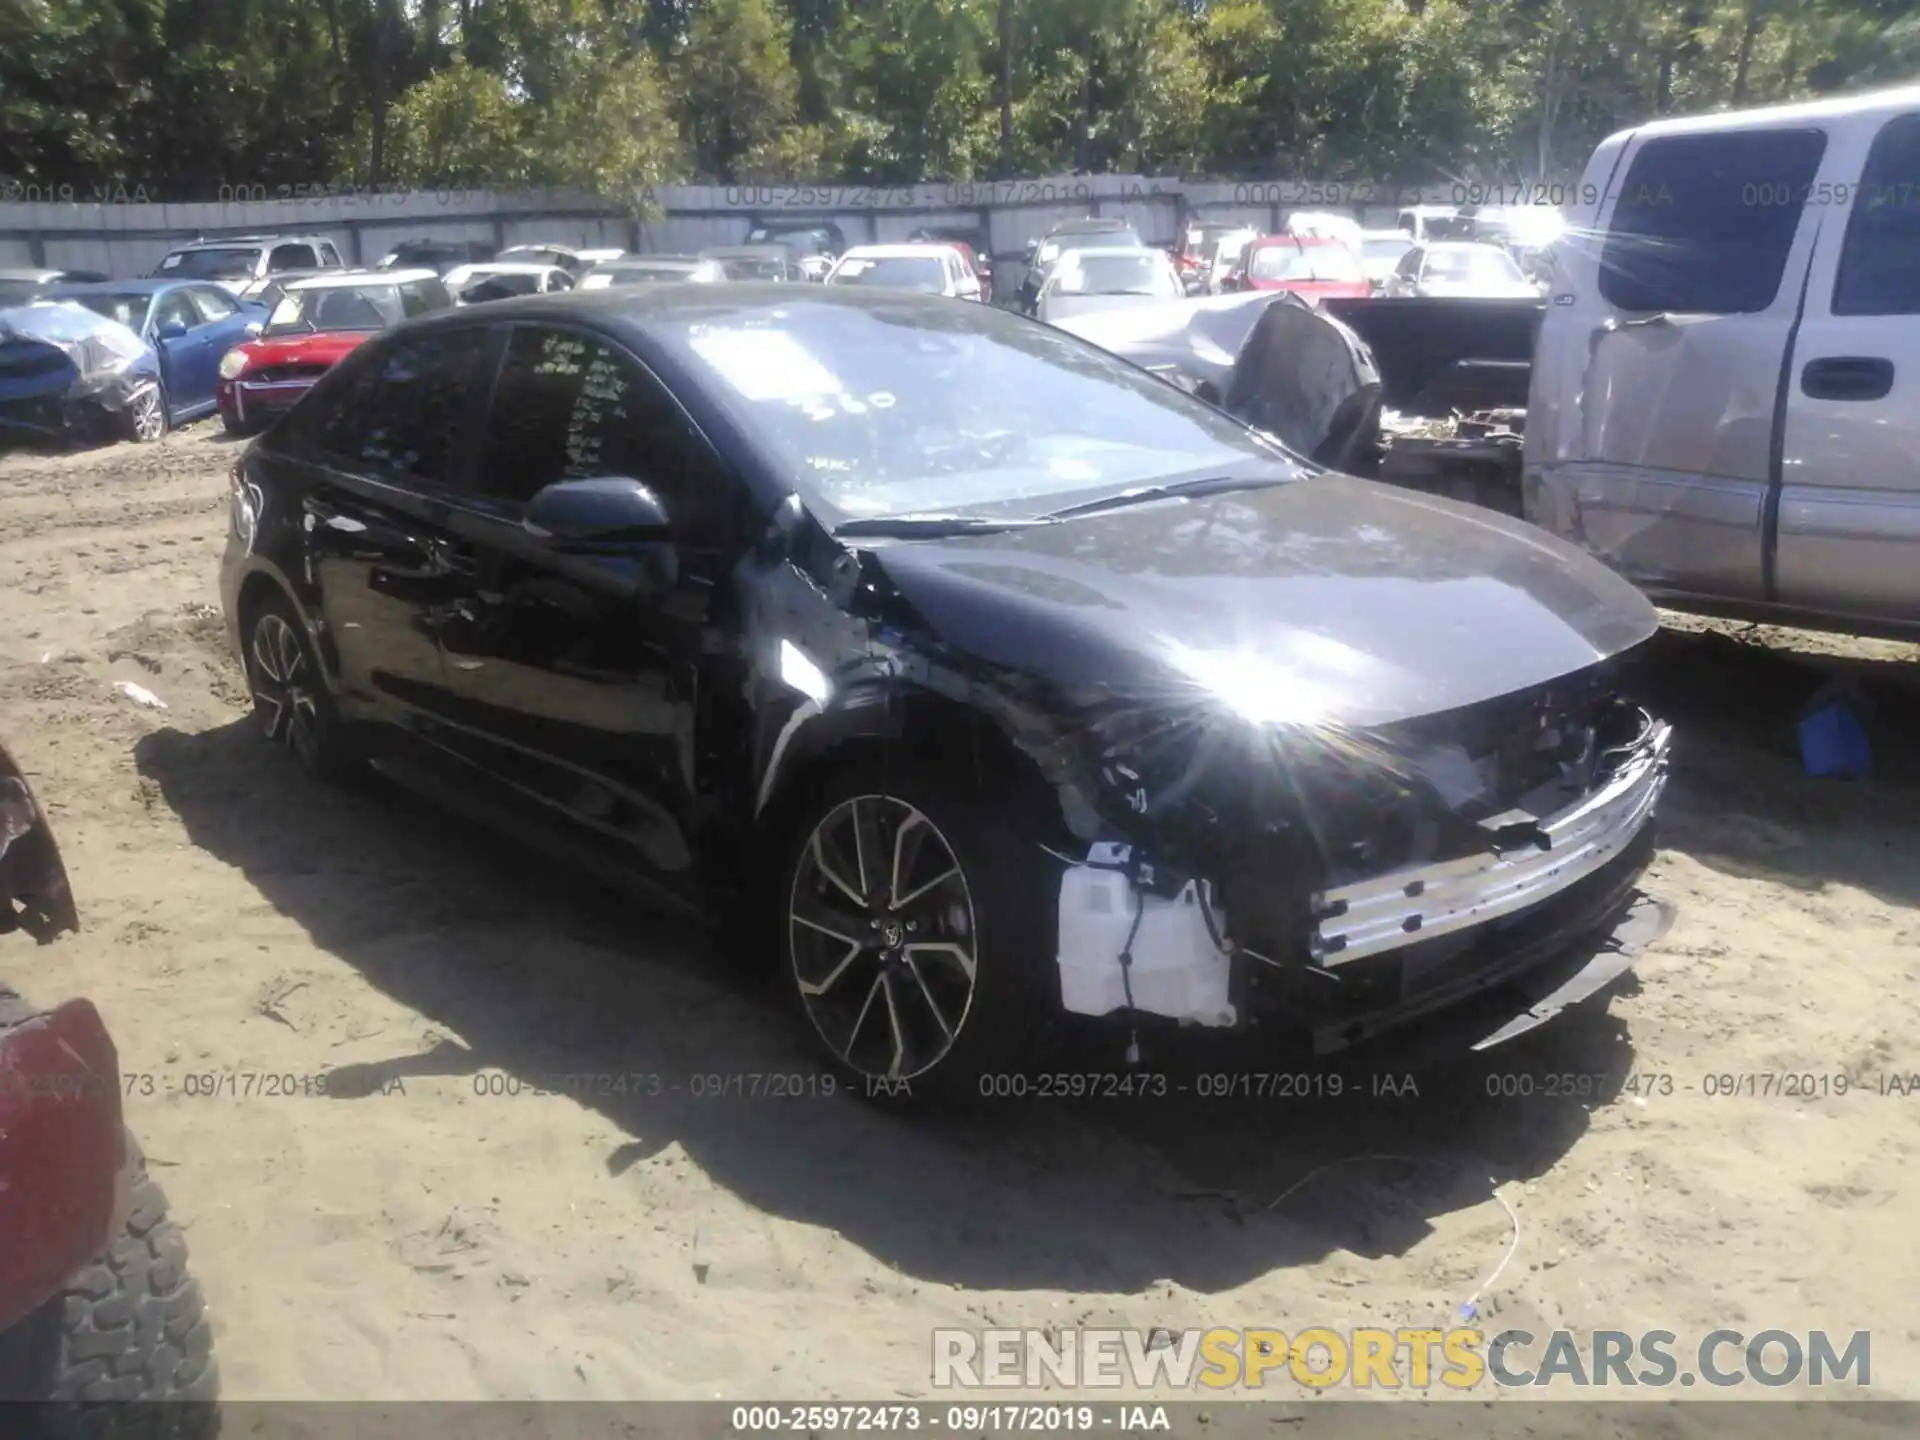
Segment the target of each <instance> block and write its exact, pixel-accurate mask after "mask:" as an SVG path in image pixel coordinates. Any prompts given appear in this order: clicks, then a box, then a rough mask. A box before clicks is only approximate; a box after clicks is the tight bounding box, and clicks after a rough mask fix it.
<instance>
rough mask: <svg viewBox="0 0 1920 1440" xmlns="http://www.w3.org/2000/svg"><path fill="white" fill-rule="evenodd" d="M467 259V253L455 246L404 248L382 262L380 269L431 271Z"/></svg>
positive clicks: (415, 246)
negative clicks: (417, 268)
mask: <svg viewBox="0 0 1920 1440" xmlns="http://www.w3.org/2000/svg"><path fill="white" fill-rule="evenodd" d="M466 258H467V252H466V251H465V250H463V249H461V248H460V247H458V246H454V245H414V246H402V247H401V248H400V249H398V250H396V251H394V252H393V254H391V255H389V256H387V258H386V259H384V260H382V261H381V262H380V269H382V270H412V269H414V268H415V267H419V268H420V269H423V270H431V269H435V268H437V267H439V266H441V265H458V264H460V263H461V262H463V261H464V260H465V259H466Z"/></svg>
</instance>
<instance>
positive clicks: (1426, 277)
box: [1385, 240, 1540, 300]
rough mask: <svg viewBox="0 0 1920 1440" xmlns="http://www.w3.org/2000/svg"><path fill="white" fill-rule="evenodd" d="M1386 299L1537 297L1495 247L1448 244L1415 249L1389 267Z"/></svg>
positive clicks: (1517, 268)
mask: <svg viewBox="0 0 1920 1440" xmlns="http://www.w3.org/2000/svg"><path fill="white" fill-rule="evenodd" d="M1385 293H1386V294H1388V295H1432V296H1449V297H1458V298H1467V297H1471V298H1474V299H1481V300H1494V299H1499V298H1501V297H1504V296H1513V297H1516V298H1518V297H1522V296H1528V295H1534V296H1537V295H1538V294H1539V293H1540V287H1539V286H1538V285H1537V284H1535V283H1534V282H1533V281H1531V280H1529V279H1528V278H1527V277H1526V276H1525V275H1524V274H1523V273H1521V270H1520V266H1519V263H1518V262H1517V261H1515V260H1514V258H1513V256H1511V255H1509V254H1508V253H1507V252H1506V251H1505V250H1502V249H1500V248H1499V247H1498V246H1496V245H1479V244H1475V243H1473V242H1471V241H1459V240H1449V241H1443V242H1441V243H1439V244H1436V245H1415V246H1414V247H1413V248H1412V249H1411V250H1409V251H1407V253H1406V254H1404V255H1402V256H1401V257H1400V259H1399V262H1398V263H1397V264H1396V265H1395V266H1394V267H1393V274H1392V276H1391V277H1390V278H1389V279H1388V281H1387V288H1386V292H1385Z"/></svg>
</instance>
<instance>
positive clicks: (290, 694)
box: [246, 595, 360, 780]
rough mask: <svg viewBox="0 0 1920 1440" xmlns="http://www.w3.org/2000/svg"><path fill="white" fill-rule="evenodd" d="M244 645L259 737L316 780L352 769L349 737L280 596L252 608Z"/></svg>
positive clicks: (340, 776) (355, 760)
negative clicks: (289, 756)
mask: <svg viewBox="0 0 1920 1440" xmlns="http://www.w3.org/2000/svg"><path fill="white" fill-rule="evenodd" d="M246 647H247V648H246V658H247V686H248V688H249V689H250V690H251V691H252V692H253V714H254V720H255V722H256V723H257V724H258V725H259V727H260V733H261V736H262V738H264V739H265V740H266V741H267V742H268V743H269V744H272V745H278V746H282V747H284V748H285V749H287V750H288V751H290V752H291V753H292V754H293V756H294V758H295V759H297V760H298V761H299V762H300V763H301V765H303V766H304V767H305V768H306V769H307V770H308V771H310V772H311V773H312V774H314V775H317V776H319V777H321V778H322V779H326V780H345V779H348V778H350V777H351V776H352V775H354V774H355V773H357V771H358V770H359V768H360V767H359V757H358V754H357V752H356V751H355V749H354V747H353V744H352V739H351V736H350V735H349V734H348V732H347V727H346V724H345V722H344V721H342V720H341V718H340V712H339V711H338V710H337V709H336V708H335V707H334V703H333V696H332V695H331V694H329V693H328V690H327V682H326V677H325V676H324V675H323V674H322V673H321V670H320V665H319V662H318V661H317V660H316V659H315V658H314V654H313V647H312V645H311V644H310V643H309V642H308V639H307V635H306V628H305V626H303V625H302V624H301V622H300V619H299V617H298V616H297V615H296V614H295V613H294V609H293V606H292V605H291V604H290V603H289V602H288V601H287V600H286V598H285V597H283V596H280V595H274V596H273V597H272V598H270V599H268V600H266V601H264V602H263V603H262V604H260V605H259V606H257V607H255V609H254V610H253V613H252V614H251V616H250V617H249V619H248V622H247V636H246Z"/></svg>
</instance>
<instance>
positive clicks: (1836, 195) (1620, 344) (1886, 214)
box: [1524, 86, 1920, 639]
mask: <svg viewBox="0 0 1920 1440" xmlns="http://www.w3.org/2000/svg"><path fill="white" fill-rule="evenodd" d="M1916 181H1920V86H1908V87H1905V88H1902V89H1897V90H1886V91H1881V92H1878V93H1872V94H1865V95H1854V96H1849V97H1847V98H1845V99H1835V100H1823V101H1819V102H1816V103H1812V104H1804V105H1794V106H1786V107H1778V108H1771V109H1764V110H1752V111H1744V112H1741V111H1735V112H1733V113H1729V114H1717V115H1702V116H1699V117H1697V118H1693V119H1686V120H1659V121H1655V122H1653V123H1651V124H1647V125H1643V126H1640V127H1638V128H1636V129H1632V130H1623V131H1621V132H1619V133H1618V134H1615V135H1612V136H1610V137H1608V138H1607V139H1606V140H1605V141H1603V142H1602V143H1601V145H1600V146H1599V148H1598V149H1596V150H1595V151H1594V154H1593V157H1592V159H1591V160H1590V161H1589V162H1588V164H1587V171H1586V175H1585V177H1584V180H1583V184H1582V191H1581V193H1582V194H1583V196H1597V197H1599V200H1598V203H1586V204H1583V205H1581V206H1579V207H1577V208H1576V209H1575V210H1574V211H1573V213H1572V215H1571V216H1570V217H1569V220H1570V230H1571V233H1573V234H1576V235H1578V236H1580V237H1581V238H1580V241H1579V243H1577V244H1567V245H1563V246H1562V247H1561V248H1560V254H1559V257H1558V261H1557V265H1556V269H1555V272H1554V277H1553V288H1554V291H1555V293H1554V295H1553V303H1551V304H1549V305H1547V306H1546V307H1545V318H1544V320H1543V321H1542V324H1541V331H1540V339H1539V344H1538V347H1537V350H1536V358H1535V362H1534V367H1533V375H1532V393H1531V396H1530V398H1529V403H1528V412H1527V429H1526V468H1525V484H1524V496H1525V513H1526V515H1527V518H1528V519H1530V520H1532V521H1534V523H1535V524H1537V525H1539V526H1541V527H1542V528H1543V529H1545V530H1547V531H1549V532H1551V533H1553V534H1555V535H1558V536H1561V537H1563V538H1565V539H1567V540H1571V541H1573V542H1575V543H1576V544H1579V545H1581V546H1583V547H1585V548H1586V549H1587V550H1588V551H1590V552H1591V553H1593V554H1595V555H1597V556H1599V557H1600V558H1602V559H1604V560H1605V561H1606V562H1607V563H1608V564H1610V565H1612V566H1614V567H1615V568H1616V569H1618V570H1619V571H1620V572H1621V573H1622V574H1624V575H1626V576H1627V577H1628V578H1629V579H1631V580H1633V581H1634V582H1636V583H1637V584H1638V585H1640V586H1641V588H1642V589H1644V590H1646V591H1647V592H1648V593H1649V594H1651V595H1653V596H1654V597H1655V598H1656V599H1658V600H1659V601H1660V603H1662V604H1664V605H1671V606H1674V607H1676V608H1680V609H1687V610H1699V611H1704V612H1708V613H1719V614H1728V615H1733V616H1736V617H1743V618H1750V619H1759V620H1770V621H1776V622H1780V623H1785V624H1789V625H1809V626H1818V627H1820V628H1823V629H1830V630H1838V631H1850V632H1859V633H1868V634H1875V633H1879V634H1888V635H1895V636H1899V637H1903V638H1907V639H1913V638H1920V565H1916V564H1915V555H1916V549H1915V542H1916V538H1917V537H1920V184H1916ZM1756 197H1759V201H1758V203H1756Z"/></svg>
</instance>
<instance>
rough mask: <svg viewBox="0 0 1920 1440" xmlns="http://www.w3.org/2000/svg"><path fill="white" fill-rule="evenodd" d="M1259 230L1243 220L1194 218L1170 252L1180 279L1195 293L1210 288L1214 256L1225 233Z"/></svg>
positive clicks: (1203, 291)
mask: <svg viewBox="0 0 1920 1440" xmlns="http://www.w3.org/2000/svg"><path fill="white" fill-rule="evenodd" d="M1258 233H1259V232H1258V231H1257V230H1256V229H1255V228H1254V227H1253V226H1251V225H1248V224H1247V223H1246V222H1245V221H1244V220H1196V221H1194V222H1193V223H1192V224H1191V225H1189V226H1187V228H1186V231H1185V233H1184V234H1183V235H1182V236H1181V239H1180V244H1179V245H1178V247H1177V248H1176V250H1175V252H1174V264H1175V265H1177V266H1178V267H1179V270H1180V279H1181V281H1182V282H1183V283H1184V284H1186V285H1187V286H1188V288H1189V289H1190V290H1191V291H1192V292H1193V293H1195V294H1206V293H1210V291H1211V284H1212V278H1213V261H1214V257H1215V256H1216V255H1217V254H1218V253H1219V251H1220V242H1221V241H1222V240H1223V239H1225V238H1226V237H1227V236H1229V235H1240V236H1247V237H1251V236H1253V235H1256V234H1258Z"/></svg>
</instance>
